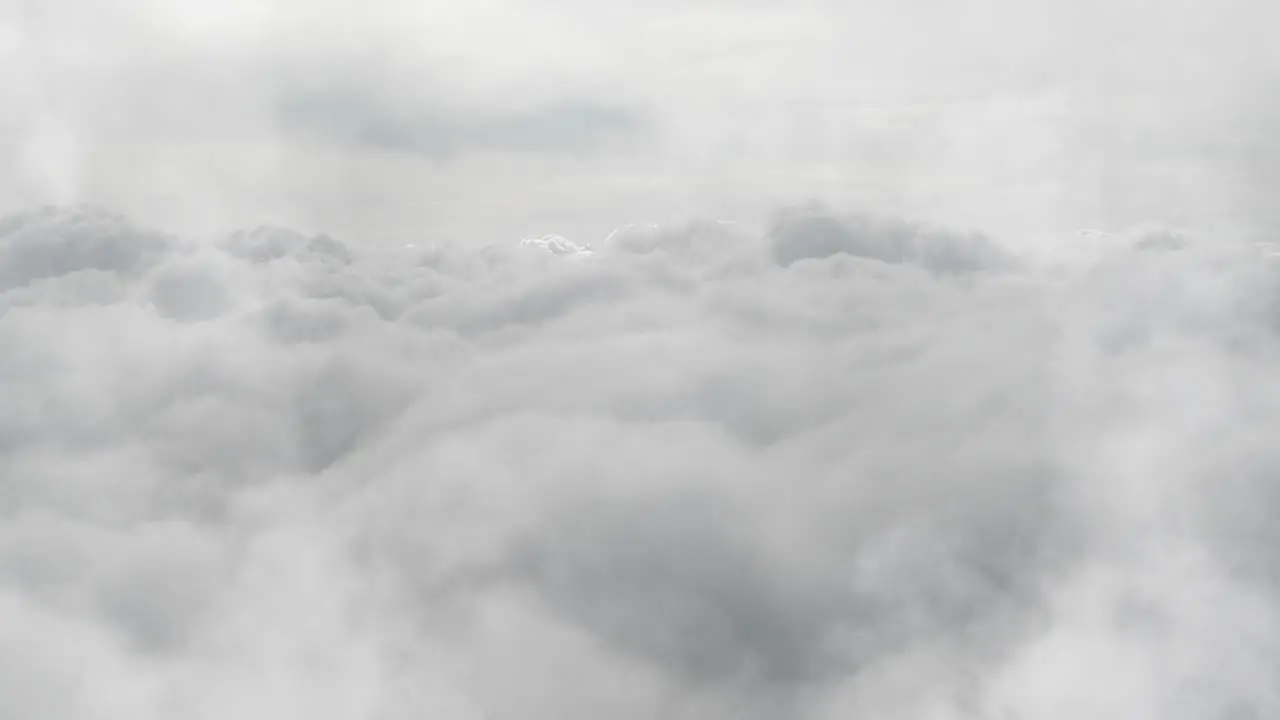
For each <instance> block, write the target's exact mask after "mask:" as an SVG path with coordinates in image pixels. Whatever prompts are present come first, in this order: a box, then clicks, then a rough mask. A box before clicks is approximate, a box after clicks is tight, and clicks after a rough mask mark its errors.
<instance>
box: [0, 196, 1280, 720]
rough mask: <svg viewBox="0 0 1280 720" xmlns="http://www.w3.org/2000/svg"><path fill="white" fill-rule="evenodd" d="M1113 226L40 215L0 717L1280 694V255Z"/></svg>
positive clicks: (871, 705) (1133, 708)
mask: <svg viewBox="0 0 1280 720" xmlns="http://www.w3.org/2000/svg"><path fill="white" fill-rule="evenodd" d="M1073 242H1075V243H1076V244H1077V245H1079V244H1081V243H1087V242H1093V243H1094V247H1093V248H1092V249H1091V250H1090V251H1089V253H1087V254H1082V255H1080V256H1079V258H1077V260H1076V261H1075V262H1072V263H1062V264H1060V265H1057V266H1053V268H1052V271H1051V272H1044V271H1043V269H1044V266H1041V265H1037V264H1034V263H1027V262H1022V261H1021V260H1019V259H1018V258H1016V257H1015V255H1014V253H1011V252H1009V251H1008V250H1007V249H1005V247H1004V246H1002V245H1001V244H999V243H998V242H997V241H995V240H993V239H990V238H987V237H986V236H983V235H980V234H975V233H966V232H952V231H947V230H941V229H935V228H930V227H925V226H922V225H917V224H914V223H910V222H906V221H898V220H892V219H885V218H879V217H870V216H858V215H849V214H845V213H841V212H837V211H835V210H833V209H829V208H826V207H822V206H817V205H808V206H802V207H796V208H789V209H784V210H782V211H780V212H779V213H778V214H777V215H776V217H775V221H774V222H773V223H772V224H771V225H769V226H767V227H765V228H764V229H763V230H755V229H753V228H752V227H750V226H749V225H747V224H737V223H729V222H719V221H693V222H688V223H684V224H676V225H669V226H644V225H635V226H629V227H623V228H619V229H618V230H617V231H615V232H614V233H613V234H612V235H610V236H609V237H608V238H607V239H605V240H604V241H603V242H600V243H597V244H595V245H594V252H592V253H591V254H589V255H587V254H584V252H585V250H584V248H583V247H581V246H578V245H575V244H573V243H571V242H569V241H567V240H565V239H563V238H560V237H555V236H552V237H547V238H543V239H541V240H538V241H532V242H529V241H526V243H525V244H526V245H528V246H526V247H520V243H516V242H513V243H510V244H507V245H499V246H494V247H490V248H486V249H482V250H468V249H463V248H458V247H452V246H449V245H443V244H442V245H436V246H431V247H423V248H418V247H414V248H403V249H398V250H395V251H385V250H377V249H375V248H373V247H368V246H364V245H360V244H358V243H355V242H350V243H347V242H343V241H340V240H336V239H333V238H330V237H328V236H325V235H318V236H307V235H305V234H301V233H297V232H294V231H290V230H285V229H280V228H273V227H260V228H256V229H251V230H246V231H241V232H236V233H233V234H231V235H229V236H228V237H225V238H223V239H221V240H218V241H216V242H213V243H208V244H204V243H195V242H181V241H179V240H178V239H176V238H173V237H170V236H168V235H165V234H162V233H159V232H155V231H151V230H147V229H143V228H138V227H135V226H133V225H131V224H130V223H129V222H128V221H127V220H125V219H124V218H122V217H120V216H118V215H114V214H111V213H108V212H105V211H102V210H97V209H92V208H87V207H77V208H63V209H45V210H38V211H33V212H30V213H24V214H20V215H16V216H13V217H10V218H7V219H5V220H3V221H0V399H2V401H0V478H3V482H0V677H3V678H6V681H5V682H3V683H0V716H4V717H15V718H18V717H41V718H51V719H54V720H57V719H60V718H82V717H95V718H129V719H130V720H134V719H138V718H167V717H192V718H221V717H238V718H249V719H253V718H264V719H265V718H272V719H273V720H274V719H278V718H308V719H312V718H335V719H336V718H344V719H346V718H370V719H375V718H376V719H378V720H383V719H393V718H409V717H423V716H430V717H439V718H504V717H533V718H557V719H561V718H598V717H621V718H652V717H674V718H770V719H772V718H815V719H817V718H847V717H900V718H961V717H977V718H1008V717H1025V718H1047V719H1050V720H1052V719H1054V718H1063V719H1064V720H1065V719H1066V718H1079V717H1090V718H1117V719H1119V718H1125V719H1126V720H1128V719H1131V718H1174V719H1175V720H1176V719H1180V718H1186V719H1188V720H1190V719H1191V718H1204V717H1223V718H1228V717H1229V718H1246V717H1269V716H1272V715H1274V714H1276V713H1277V712H1278V711H1280V706H1277V703H1276V697H1275V693H1274V692H1273V690H1272V686H1273V684H1274V683H1273V680H1274V677H1275V675H1276V673H1277V672H1278V671H1280V635H1277V633H1276V630H1275V628H1276V627H1278V625H1277V620H1278V619H1280V618H1278V617H1277V615H1276V612H1277V611H1276V608H1277V607H1278V605H1277V602H1276V600H1277V598H1278V597H1280V595H1278V594H1277V593H1280V585H1278V584H1277V578H1280V566H1277V562H1276V559H1275V553H1274V552H1273V548H1274V544H1275V543H1274V540H1275V537H1274V536H1275V534H1276V531H1275V529H1274V526H1275V523H1274V522H1273V521H1272V518H1271V517H1270V515H1269V512H1270V511H1269V508H1271V507H1272V506H1273V505H1274V501H1275V499H1276V493H1275V490H1274V488H1273V487H1272V486H1273V485H1274V483H1271V482H1270V481H1269V480H1268V478H1269V477H1271V476H1272V475H1274V473H1275V470H1276V468H1278V467H1280V455H1278V454H1277V450H1276V449H1275V443H1274V438H1273V437H1272V435H1273V433H1271V431H1270V429H1271V428H1273V427H1274V426H1275V425H1276V423H1277V422H1280V394H1277V393H1276V392H1274V391H1273V390H1272V389H1271V388H1272V387H1273V385H1274V382H1273V379H1274V376H1275V373H1276V371H1277V367H1276V360H1275V358H1276V357H1278V356H1280V355H1278V354H1277V352H1278V351H1280V338H1278V337H1277V334H1276V333H1277V328H1280V324H1278V323H1277V317H1278V315H1277V312H1278V311H1277V308H1280V304H1277V302H1276V299H1277V298H1278V297H1280V293H1278V292H1277V291H1278V290H1280V276H1278V275H1277V268H1276V266H1275V265H1274V264H1273V263H1272V261H1271V260H1269V259H1268V257H1267V256H1266V255H1265V254H1263V253H1259V252H1255V251H1254V249H1253V248H1251V247H1236V246H1227V245H1224V244H1221V243H1215V242H1210V241H1209V239H1205V238H1194V237H1190V236H1183V235H1178V234H1176V233H1170V232H1167V231H1158V230H1151V229H1141V228H1140V229H1138V230H1136V231H1134V232H1131V233H1121V234H1117V235H1116V236H1114V237H1102V236H1097V237H1090V238H1077V239H1076V240H1074V241H1073ZM1074 249H1077V250H1078V249H1080V248H1079V247H1075V248H1074Z"/></svg>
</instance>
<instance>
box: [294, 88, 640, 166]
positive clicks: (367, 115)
mask: <svg viewBox="0 0 1280 720" xmlns="http://www.w3.org/2000/svg"><path fill="white" fill-rule="evenodd" d="M423 105H424V103H423V102H422V101H421V100H418V101H415V99H414V98H413V97H408V98H395V99H394V100H388V99H385V98H379V97H377V96H371V95H370V94H369V93H367V92H345V93H344V92H341V91H334V90H326V91H324V92H310V93H305V94H300V95H299V96H297V97H291V98H289V99H287V100H286V101H284V102H283V103H282V107H281V111H280V114H281V117H282V119H283V123H284V125H285V127H286V128H288V129H290V130H293V129H297V130H301V131H303V132H312V133H317V134H319V135H321V136H323V137H326V138H327V139H329V140H331V141H337V142H340V143H342V144H349V145H353V146H357V147H367V148H373V149H377V150H382V151H388V152H403V153H412V154H418V155H424V156H427V157H429V158H432V159H435V160H449V159H453V158H455V157H458V156H460V155H465V154H470V153H476V152H484V151H490V152H493V151H507V152H511V151H514V152H534V153H579V152H584V151H588V150H592V149H594V147H595V146H597V145H599V144H601V143H604V142H608V141H611V140H616V139H619V138H623V139H625V138H626V137H627V136H628V135H631V134H633V133H635V132H636V131H637V130H639V129H640V127H641V126H642V123H641V121H640V119H639V117H638V116H637V115H636V114H635V113H634V112H631V111H628V110H625V109H623V108H620V107H612V106H611V105H608V104H604V103H601V102H598V101H580V100H561V101H557V102H553V103H550V104H547V105H545V106H539V107H534V108H531V109H529V110H527V111H523V112H517V113H505V114H493V113H486V114H479V115H477V114H475V113H471V114H468V113H465V112H459V111H456V110H454V111H449V110H446V109H444V108H439V109H433V108H430V107H424V106H423Z"/></svg>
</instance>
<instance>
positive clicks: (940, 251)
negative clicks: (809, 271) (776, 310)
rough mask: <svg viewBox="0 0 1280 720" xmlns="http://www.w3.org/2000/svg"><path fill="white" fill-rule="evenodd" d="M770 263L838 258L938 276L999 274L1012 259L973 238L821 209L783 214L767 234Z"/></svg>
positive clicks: (806, 207)
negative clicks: (904, 267) (911, 268)
mask: <svg viewBox="0 0 1280 720" xmlns="http://www.w3.org/2000/svg"><path fill="white" fill-rule="evenodd" d="M771 237H772V239H773V246H774V258H775V259H776V260H777V261H778V263H779V264H781V265H790V264H792V263H794V262H797V261H799V260H804V259H807V258H826V257H830V256H832V255H835V254H837V253H846V254H848V255H852V256H854V257H864V258H870V259H872V260H880V261H882V262H888V263H913V264H918V265H920V266H921V267H924V268H927V269H929V270H932V271H935V272H939V273H966V272H975V271H980V270H1001V269H1006V268H1008V267H1009V266H1010V265H1011V262H1012V259H1011V258H1010V257H1008V255H1007V253H1005V252H1004V251H1003V250H1001V249H1000V247H999V246H998V245H996V244H995V243H994V242H992V241H991V240H990V239H988V238H986V237H983V236H982V235H980V234H977V233H969V234H960V233H953V232H948V231H941V230H930V229H928V228H923V227H919V226H918V225H915V224H912V223H909V222H905V221H900V220H897V221H895V220H884V219H878V218H872V217H865V216H853V217H841V216H839V215H836V214H834V213H832V212H831V211H829V210H827V209H826V208H824V207H823V206H822V205H821V204H812V203H811V204H808V205H802V206H798V207H793V208H787V209H784V210H783V211H782V212H780V213H779V214H778V216H777V218H776V220H775V222H774V224H773V228H772V231H771Z"/></svg>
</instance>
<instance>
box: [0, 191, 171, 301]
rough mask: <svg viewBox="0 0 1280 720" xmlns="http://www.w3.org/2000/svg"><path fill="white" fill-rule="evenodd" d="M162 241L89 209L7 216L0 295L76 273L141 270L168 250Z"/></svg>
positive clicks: (0, 251)
mask: <svg viewBox="0 0 1280 720" xmlns="http://www.w3.org/2000/svg"><path fill="white" fill-rule="evenodd" d="M171 244H172V241H171V240H170V239H169V238H167V237H166V236H164V235H162V234H159V233H156V232H152V231H147V230H142V229H139V228H136V227H134V226H133V225H131V224H130V223H129V222H128V221H127V220H125V219H124V218H123V217H122V216H120V215H117V214H114V213H111V212H108V211H105V210H102V209H100V208H96V207H92V206H83V207H78V208H75V209H74V210H71V211H69V212H64V211H63V210H61V209H60V208H53V207H47V208H44V209H41V210H35V211H31V212H26V213H21V214H17V215H11V216H9V217H7V218H5V219H4V220H3V222H0V268H3V271H4V272H3V274H2V275H0V290H10V289H12V288H15V287H20V286H22V285H25V284H27V283H30V282H32V281H36V280H42V279H46V278H57V277H61V276H64V275H68V274H71V273H74V272H78V271H82V270H102V271H107V272H114V273H122V274H129V275H133V274H137V273H140V272H143V271H145V270H146V269H148V268H149V267H151V266H152V265H154V264H155V263H156V262H158V261H159V260H160V259H161V258H163V257H164V256H165V254H166V253H167V252H168V251H169V250H170V246H171Z"/></svg>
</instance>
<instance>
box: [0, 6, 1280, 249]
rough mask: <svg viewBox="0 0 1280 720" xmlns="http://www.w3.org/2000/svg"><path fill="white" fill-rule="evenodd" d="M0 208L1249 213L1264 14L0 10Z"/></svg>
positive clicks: (413, 236) (366, 215) (435, 216)
mask: <svg viewBox="0 0 1280 720" xmlns="http://www.w3.org/2000/svg"><path fill="white" fill-rule="evenodd" d="M0 7H2V8H3V10H0V12H3V15H0V19H3V20H5V21H4V22H0V27H4V28H7V29H6V30H4V31H0V54H3V57H4V60H5V61H4V63H3V66H4V70H3V71H0V72H3V75H0V92H3V93H4V96H3V98H0V99H3V101H4V105H5V108H6V112H5V115H4V118H3V122H4V134H3V138H4V144H3V146H0V158H2V159H3V161H4V162H3V165H4V170H3V173H2V174H0V203H2V204H3V206H4V207H7V208H9V209H11V210H17V209H22V208H25V207H28V206H30V205H32V204H39V203H46V202H57V203H67V202H76V201H85V202H93V203H100V204H104V205H107V206H110V207H113V208H117V209H120V210H122V211H125V212H128V213H129V214H130V216H132V217H139V218H142V219H144V220H147V221H150V222H153V223H156V224H159V225H162V226H164V227H170V228H175V229H181V230H187V231H191V232H200V233H204V234H209V233H216V232H227V231H230V230H232V229H234V228H235V227H237V226H239V225H250V224H254V223H268V222H269V223H274V224H280V225H284V226H289V227H302V228H305V229H307V230H308V231H311V232H330V233H336V234H340V235H343V236H346V237H349V238H357V237H358V238H360V241H362V242H369V243H400V244H403V243H406V242H415V241H423V240H435V239H447V240H451V241H456V242H463V243H467V244H487V243H490V242H501V241H506V240H509V239H511V238H515V239H519V238H521V237H525V236H540V235H543V234H547V233H557V234H561V235H564V236H565V237H569V238H570V239H573V240H575V241H576V242H580V243H589V242H592V241H595V240H599V239H601V238H602V237H604V236H605V235H607V233H608V232H609V231H610V230H611V229H613V228H614V227H616V226H618V225H620V224H623V223H626V222H662V221H669V220H676V219H688V218H689V217H692V216H701V215H704V214H705V215H713V216H724V217H726V218H728V219H740V220H747V219H753V218H754V219H758V218H759V216H761V215H767V212H768V211H769V210H770V209H772V208H774V207H776V206H777V205H779V204H788V203H795V202H801V201H804V200H808V199H810V198H813V197H818V198H821V199H824V200H828V201H832V202H838V203H841V204H843V205H854V204H857V205H860V206H863V208H864V209H868V210H886V209H890V210H893V211H897V212H902V213H906V214H909V215H911V216H913V217H921V218H924V219H927V220H931V221H938V222H947V223H953V224H958V225H962V226H966V227H975V228H981V229H985V230H987V231H991V232H1000V233H1002V234H1007V235H1010V236H1013V237H1014V238H1018V237H1025V236H1030V235H1035V234H1043V233H1047V232H1058V231H1067V232H1071V231H1074V230H1076V229H1077V227H1079V226H1083V227H1101V228H1104V229H1107V230H1112V231H1115V230H1121V229H1124V228H1125V227H1128V226H1131V225H1132V224H1134V223H1137V222H1142V221H1147V220H1152V219H1155V220H1160V221H1165V222H1176V223H1182V224H1192V223H1194V224H1205V225H1210V226H1213V227H1215V228H1217V227H1218V226H1225V228H1226V229H1225V230H1223V231H1224V232H1225V231H1231V232H1237V233H1240V232H1256V231H1257V230H1256V228H1255V227H1253V224H1251V223H1249V222H1246V221H1245V220H1244V219H1243V217H1242V216H1245V215H1259V216H1264V217H1265V216H1267V215H1268V213H1269V210H1268V208H1269V205H1270V202H1269V199H1268V198H1269V196H1270V193H1271V191H1273V190H1274V189H1275V183H1276V180H1275V179H1274V178H1275V177H1276V175H1277V170H1276V155H1275V152H1276V151H1275V149H1274V147H1273V145H1274V143H1273V142H1272V141H1271V139H1270V129H1271V125H1272V123H1273V121H1274V120H1275V118H1276V116H1277V114H1278V113H1277V108H1276V101H1275V98H1274V96H1275V90H1274V87H1275V82H1274V73H1275V68H1276V67H1280V63H1277V61H1276V58H1275V57H1274V56H1275V55H1276V51H1275V50H1273V49H1272V43H1269V42H1268V39H1267V35H1266V33H1267V28H1268V27H1270V24H1271V23H1270V21H1271V20H1273V19H1274V18H1272V17H1271V16H1272V14H1273V13H1274V12H1275V11H1274V10H1272V9H1271V8H1270V6H1269V5H1267V4H1266V3H1259V2H1256V1H1251V0H1228V1H1227V2H1213V3H1210V2H1193V1H1191V0H1176V1H1174V2H1162V3H1150V2H1138V1H1137V0H1127V1H1126V2H1118V3H1117V2H1102V1H1101V0H1099V1H1097V2H1095V1H1093V0H1088V1H1086V2H1071V3H1067V2H1055V1H1052V0H1036V1H1035V2H1013V1H1012V0H975V1H973V2H966V3H958V2H942V1H939V0H919V1H913V2H905V3H904V2H884V1H883V0H869V1H861V2H839V3H838V2H829V1H825V0H822V1H819V0H800V1H799V2H791V3H767V2H755V1H753V2H739V3H726V2H719V1H717V0H699V1H697V2H680V3H675V2H651V3H631V2H620V1H619V2H584V1H580V0H547V1H539V2H514V1H512V0H484V1H482V2H473V3H462V4H458V3H435V2H430V3H421V2H413V3H410V2H389V1H385V0H383V1H377V2H356V1H355V0H318V1H316V0H308V1H306V2H303V1H302V0H229V1H228V2H225V3H218V4H217V5H216V6H212V5H209V4H207V3H194V2H167V1H166V2H161V1H160V0H118V1H116V2H110V3H98V2H86V1H85V0H42V1H41V2H33V1H31V0H6V2H5V4H4V5H3V6H0Z"/></svg>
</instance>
